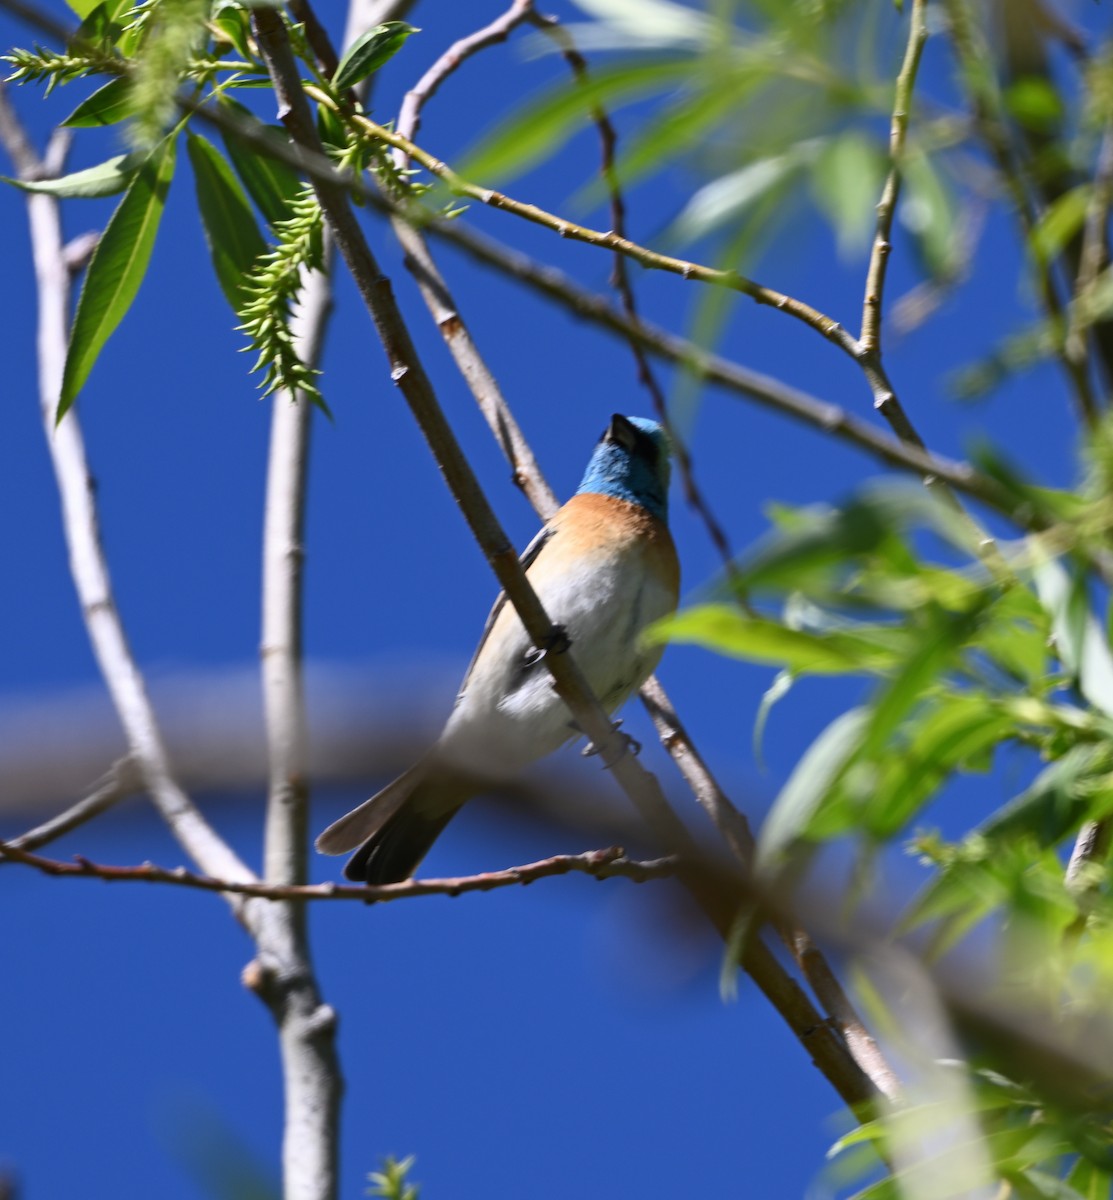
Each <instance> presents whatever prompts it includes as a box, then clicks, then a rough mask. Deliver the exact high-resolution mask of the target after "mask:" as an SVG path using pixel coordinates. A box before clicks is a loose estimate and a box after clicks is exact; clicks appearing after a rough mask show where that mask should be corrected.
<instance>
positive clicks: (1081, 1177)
mask: <svg viewBox="0 0 1113 1200" xmlns="http://www.w3.org/2000/svg"><path fill="white" fill-rule="evenodd" d="M1067 1183H1069V1184H1070V1186H1071V1187H1072V1188H1074V1190H1075V1191H1076V1192H1077V1193H1078V1194H1079V1195H1080V1196H1081V1197H1082V1198H1083V1200H1110V1196H1111V1195H1113V1175H1110V1173H1109V1171H1107V1170H1105V1169H1103V1168H1102V1167H1099V1166H1098V1165H1097V1164H1096V1163H1093V1162H1091V1161H1090V1160H1089V1159H1088V1158H1081V1157H1080V1158H1079V1159H1078V1161H1077V1162H1076V1163H1075V1164H1074V1166H1073V1167H1072V1168H1071V1172H1070V1174H1069V1175H1068V1176H1067Z"/></svg>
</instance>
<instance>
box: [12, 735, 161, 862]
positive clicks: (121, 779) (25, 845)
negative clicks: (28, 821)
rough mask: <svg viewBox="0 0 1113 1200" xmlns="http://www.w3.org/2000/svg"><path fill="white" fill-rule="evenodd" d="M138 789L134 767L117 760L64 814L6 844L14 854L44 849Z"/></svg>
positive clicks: (123, 759) (125, 761) (126, 762)
mask: <svg viewBox="0 0 1113 1200" xmlns="http://www.w3.org/2000/svg"><path fill="white" fill-rule="evenodd" d="M141 789H142V781H141V780H140V778H139V772H138V771H137V770H136V767H135V763H134V762H133V761H132V760H131V759H130V758H121V759H120V760H119V762H117V763H114V764H113V766H112V769H111V770H110V771H109V772H108V773H107V774H106V775H105V776H104V778H103V779H102V780H101V781H100V782H99V783H98V784H97V786H96V787H95V788H94V789H93V790H92V791H91V792H90V793H89V795H88V796H86V797H84V799H82V800H79V801H78V802H77V803H76V804H74V805H73V806H72V807H70V808H67V809H66V811H65V812H62V813H59V814H58V815H57V816H56V817H51V819H50V820H49V821H44V822H43V823H42V824H41V825H36V826H35V828H34V829H29V830H28V831H27V832H26V833H24V834H21V835H20V836H19V837H17V838H13V839H12V840H11V841H10V842H8V843H7V844H8V845H9V846H11V847H12V848H14V849H16V850H27V851H31V850H37V849H38V848H39V847H40V846H45V845H46V844H47V843H48V842H53V841H55V840H56V839H57V838H60V837H62V835H63V834H66V833H69V832H70V831H71V830H74V829H77V828H78V827H79V826H81V825H84V824H85V822H86V821H91V820H92V819H93V818H94V817H96V816H99V815H100V814H101V813H102V812H105V811H106V810H108V809H109V808H111V807H112V806H113V805H114V804H115V803H116V802H117V801H118V800H123V799H124V797H125V796H132V795H134V794H135V793H136V792H138V791H140V790H141Z"/></svg>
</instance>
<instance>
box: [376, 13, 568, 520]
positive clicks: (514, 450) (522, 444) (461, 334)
mask: <svg viewBox="0 0 1113 1200" xmlns="http://www.w3.org/2000/svg"><path fill="white" fill-rule="evenodd" d="M531 7H532V0H515V2H514V4H513V5H512V6H511V7H510V8H509V9H508V10H507V11H506V12H505V13H503V15H502V16H501V17H498V18H496V20H494V21H492V22H491V23H490V24H489V25H487V26H485V27H484V28H483V29H481V30H478V31H477V32H476V33H474V34H471V35H470V36H468V37H465V38H461V39H460V40H459V41H457V42H455V43H453V45H452V46H450V47H449V48H448V50H446V51H445V53H444V54H442V55H441V56H440V57H439V58H438V59H437V61H436V62H435V63H434V64H433V66H431V67H430V68H429V70H428V71H426V72H425V74H424V75H423V76H422V77H421V79H420V80H419V81H418V83H417V84H415V86H414V87H413V88H411V89H410V91H408V92H407V93H406V97H405V100H404V101H403V104H402V108H401V110H400V111H399V114H398V121H397V126H398V128H399V129H400V130H401V131H402V132H403V134H405V135H406V136H407V137H413V135H414V132H415V131H416V129H417V127H418V123H419V121H420V119H421V110H422V108H423V107H424V105H425V103H426V101H427V100H429V99H430V98H431V97H432V96H433V95H434V94H435V93H436V91H437V90H438V89H439V88H440V86H441V85H442V84H443V83H444V81H445V80H446V79H447V78H448V77H449V76H450V75H451V74H452V73H453V72H454V71H455V70H456V69H457V68H458V67H459V66H460V65H461V64H462V63H463V62H465V61H466V60H467V59H468V58H470V57H471V56H472V55H474V54H477V53H478V52H479V51H480V50H482V49H483V48H484V47H485V46H490V45H495V44H497V43H498V42H501V41H505V39H506V38H507V37H508V36H509V34H510V33H511V32H512V31H513V29H514V28H515V27H516V26H517V25H519V24H521V23H522V21H523V20H525V18H526V17H527V16H528V15H529V11H530V9H531ZM394 160H395V164H396V165H397V166H398V167H399V168H400V169H401V168H404V167H405V166H406V161H407V160H406V157H405V155H404V154H403V153H402V151H400V150H396V151H395V154H394ZM390 222H391V227H392V228H393V230H394V234H395V236H396V237H397V238H398V241H399V244H400V245H401V246H402V249H403V251H404V252H405V264H406V268H407V269H408V270H409V271H410V273H411V274H412V275H413V276H414V279H415V280H416V282H417V285H418V290H419V291H420V292H421V296H422V299H423V300H424V301H425V304H426V306H427V307H428V309H429V312H430V314H431V316H432V318H433V320H434V322H435V323H436V326H437V329H438V330H439V331H440V334H441V336H442V337H443V338H444V341H445V345H446V346H447V347H448V350H449V353H450V354H451V355H452V358H453V360H454V361H455V363H456V366H457V367H458V369H459V371H460V374H461V375H462V376H463V377H464V380H465V382H466V383H467V385H468V388H469V390H470V391H471V393H472V395H473V396H474V397H475V400H476V403H477V404H478V405H479V409H480V412H482V414H483V416H484V417H485V418H486V420H487V424H488V425H489V426H490V428H491V430H492V432H493V433H494V435H495V438H496V440H497V441H498V444H499V448H500V449H501V450H502V452H503V454H504V455H505V457H506V458H507V460H508V461H509V463H510V466H511V469H512V471H513V479H514V482H515V483H516V484H517V485H518V487H520V488H521V489H522V491H523V492H524V493H525V495H526V497H527V499H528V500H529V501H530V503H531V504H532V505H533V507H534V509H535V510H536V511H537V512H538V513H539V514H540V515H541V517H542V519H543V520H547V519H548V518H549V517H550V516H552V514H553V513H554V512H555V511H556V509H557V507H558V504H557V499H556V496H555V495H554V494H553V491H552V489H551V488H550V487H549V485H548V483H547V482H546V481H545V479H544V476H543V475H542V474H541V470H540V468H539V467H538V465H537V460H536V459H535V458H534V455H533V451H532V449H531V448H530V446H529V443H528V442H527V441H526V438H525V435H524V434H523V433H522V430H521V427H520V426H519V425H518V423H517V421H516V420H515V419H514V416H513V414H512V413H511V412H510V408H509V406H508V405H507V403H506V400H505V398H504V397H503V394H502V389H501V388H500V387H499V384H498V380H497V379H496V378H495V375H494V372H493V371H492V370H491V368H490V367H489V366H488V364H487V362H486V361H485V359H484V358H483V355H482V354H481V353H480V351H479V348H478V346H476V344H475V340H474V339H473V338H472V335H471V331H470V330H469V329H468V326H467V324H466V323H465V321H464V318H463V316H462V315H461V313H460V311H459V308H458V307H457V305H456V301H455V300H454V299H453V296H452V293H451V292H450V291H449V288H448V284H447V283H446V282H445V279H444V276H443V275H442V274H441V272H440V270H439V269H438V267H437V264H436V262H435V261H434V259H433V256H432V255H431V254H430V253H429V247H428V245H427V243H426V241H425V237H424V235H423V233H422V231H421V229H420V228H418V227H417V226H416V225H414V224H413V223H412V222H410V221H409V220H407V219H406V217H405V215H404V214H403V213H402V212H400V211H398V210H397V209H396V208H392V209H391V212H390Z"/></svg>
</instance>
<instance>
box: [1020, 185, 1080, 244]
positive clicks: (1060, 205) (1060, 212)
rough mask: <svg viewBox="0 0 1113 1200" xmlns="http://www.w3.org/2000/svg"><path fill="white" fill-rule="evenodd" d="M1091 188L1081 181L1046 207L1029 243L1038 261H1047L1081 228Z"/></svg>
mask: <svg viewBox="0 0 1113 1200" xmlns="http://www.w3.org/2000/svg"><path fill="white" fill-rule="evenodd" d="M1092 194H1093V188H1092V187H1091V186H1090V184H1088V183H1087V184H1081V185H1080V186H1078V187H1076V188H1071V189H1070V191H1068V192H1064V193H1063V194H1062V195H1061V196H1059V197H1057V198H1056V199H1055V200H1054V201H1052V203H1051V204H1049V205H1048V206H1047V210H1046V211H1045V212H1044V214H1043V216H1042V217H1041V218H1040V220H1039V223H1038V224H1037V225H1036V227H1035V229H1033V230H1032V234H1031V238H1030V245H1031V247H1032V251H1033V253H1034V254H1035V255H1036V257H1037V258H1038V259H1039V261H1040V262H1050V261H1051V260H1052V259H1053V258H1055V257H1056V256H1057V255H1059V254H1061V253H1062V251H1063V249H1064V247H1065V246H1066V245H1067V243H1068V242H1070V241H1071V240H1072V239H1073V238H1074V237H1075V236H1076V235H1077V234H1078V233H1079V232H1080V231H1081V229H1082V225H1083V222H1084V221H1085V220H1086V211H1087V209H1088V208H1089V207H1090V197H1091V195H1092Z"/></svg>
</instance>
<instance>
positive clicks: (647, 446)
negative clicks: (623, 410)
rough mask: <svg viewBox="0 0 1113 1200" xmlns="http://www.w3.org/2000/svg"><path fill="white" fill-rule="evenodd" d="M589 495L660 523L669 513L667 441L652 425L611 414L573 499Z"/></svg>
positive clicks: (663, 432)
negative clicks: (633, 507)
mask: <svg viewBox="0 0 1113 1200" xmlns="http://www.w3.org/2000/svg"><path fill="white" fill-rule="evenodd" d="M584 492H591V493H593V494H595V495H599V496H613V497H615V499H616V500H627V501H629V502H630V503H631V504H640V505H641V506H642V508H645V509H647V510H648V511H649V512H651V513H652V514H653V515H654V516H655V517H658V518H660V520H662V521H666V520H668V512H669V439H668V435H667V434H666V433H665V431H664V429H662V428H661V426H660V425H658V424H657V422H656V421H647V420H646V419H645V418H644V417H624V416H622V415H621V414H620V413H615V415H614V416H613V417H611V423H610V425H608V426H607V428H606V430H605V431H604V433H603V436H602V437H601V438H600V439H599V444H598V445H597V446H596V447H595V453H594V454H593V455H592V456H591V462H589V463H588V464H587V471H586V472H585V474H584V478H583V482H582V483H581V484H580V487H579V491H578V492H577V495H579V494H582V493H584Z"/></svg>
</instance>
